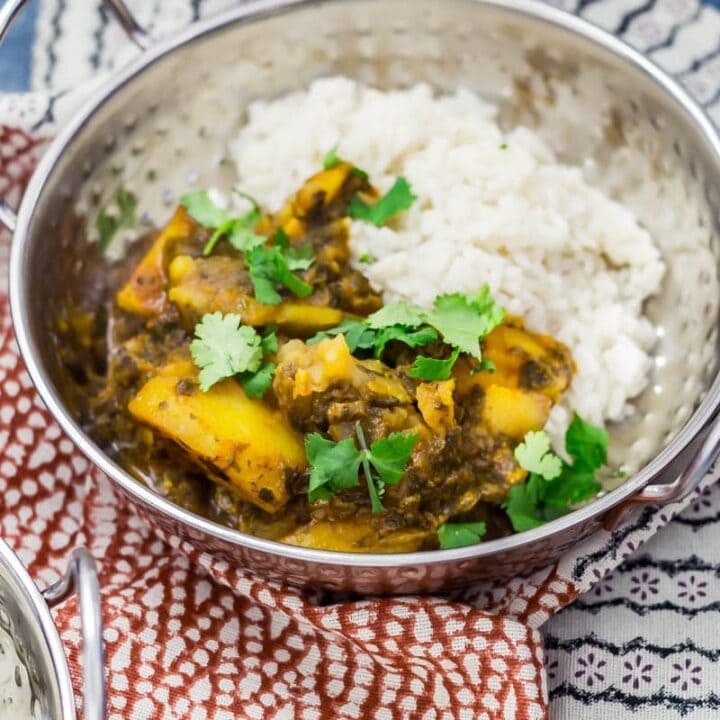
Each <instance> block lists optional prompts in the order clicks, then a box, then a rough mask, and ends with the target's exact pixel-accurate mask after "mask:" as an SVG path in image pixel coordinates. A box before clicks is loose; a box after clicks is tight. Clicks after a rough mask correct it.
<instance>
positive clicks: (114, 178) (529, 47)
mask: <svg viewBox="0 0 720 720" xmlns="http://www.w3.org/2000/svg"><path fill="white" fill-rule="evenodd" d="M19 4H20V3H19V2H18V1H17V0H14V2H11V3H9V5H10V6H13V5H14V6H19ZM108 4H109V6H110V7H111V9H113V10H114V11H116V13H117V14H118V16H119V17H120V20H121V22H122V23H123V25H124V27H125V28H126V29H127V30H128V32H129V33H130V36H131V37H132V38H133V39H134V40H135V41H136V43H137V44H139V45H140V46H141V47H142V48H144V52H143V53H141V54H140V56H139V57H137V58H136V59H135V60H134V61H133V62H132V63H131V64H130V65H129V66H128V67H126V68H125V69H123V70H122V71H121V72H119V73H118V74H116V75H115V76H114V77H113V78H112V80H111V81H110V82H108V83H107V85H106V87H104V88H103V89H102V91H101V92H100V93H99V94H97V95H96V96H95V97H94V98H93V99H92V101H91V102H89V103H88V104H87V105H86V106H85V107H84V109H83V110H82V111H81V112H79V113H78V114H77V115H76V116H75V117H74V118H73V120H72V121H71V122H70V123H69V124H68V125H67V126H65V127H64V129H63V130H62V132H61V133H60V134H59V135H58V137H57V138H56V139H55V141H54V142H53V143H52V145H51V146H50V148H49V149H48V151H47V152H46V154H45V156H44V158H43V159H42V162H41V163H40V165H39V167H38V168H37V170H36V172H35V174H34V176H33V178H32V180H31V182H30V184H29V186H28V188H27V192H26V194H25V197H24V199H23V201H22V204H21V207H20V209H19V212H18V214H17V217H15V216H14V213H12V211H10V209H9V208H8V207H7V206H5V207H4V209H3V212H2V218H4V221H5V224H7V225H8V226H12V227H13V228H14V241H13V248H12V256H11V278H10V287H11V303H12V311H13V320H14V324H15V331H16V333H17V339H18V343H19V345H20V349H21V351H22V354H23V357H24V359H25V362H26V364H27V367H28V370H29V372H30V375H31V377H32V378H33V380H34V382H35V384H36V386H37V388H38V391H39V393H40V395H41V397H42V398H43V400H44V401H45V403H46V405H47V406H48V408H49V409H50V410H51V412H52V413H53V414H54V416H55V417H56V418H57V420H58V422H59V423H60V424H61V426H62V427H63V429H64V430H65V431H66V432H67V434H68V435H69V436H70V437H71V438H72V440H73V441H74V442H75V443H76V444H77V445H78V447H79V448H80V449H81V450H82V451H83V452H84V453H85V454H86V455H87V456H88V457H89V458H90V459H91V460H92V462H94V463H95V464H96V465H98V466H99V467H100V468H101V469H102V470H103V471H104V472H105V473H107V475H108V476H109V477H110V478H111V479H112V481H113V483H114V486H115V487H116V488H117V490H118V491H119V492H120V493H122V494H123V495H124V496H126V497H127V499H128V500H129V502H130V503H131V504H132V505H133V506H134V507H135V508H136V510H137V512H138V513H140V514H141V515H142V516H144V517H145V518H146V519H147V522H148V523H150V524H151V525H153V526H155V527H157V528H159V529H161V530H162V532H163V533H164V534H165V535H166V536H167V535H173V536H177V537H179V538H182V539H185V540H189V541H190V542H191V543H194V544H195V545H196V546H197V547H198V548H200V549H202V550H204V551H206V552H210V553H213V554H214V555H216V556H217V557H221V558H223V559H226V560H228V561H230V562H233V563H236V564H239V565H241V566H243V567H246V568H250V569H252V570H256V571H257V572H259V573H262V574H264V575H266V576H268V577H271V578H274V579H279V580H283V581H286V582H288V583H293V584H298V585H304V586H314V587H318V586H319V587H326V588H336V589H343V590H350V591H356V592H363V593H378V592H386V593H396V592H417V591H431V590H433V591H434V590H438V589H441V588H447V587H450V586H453V585H461V584H465V583H468V582H471V581H473V580H477V579H479V578H496V577H504V576H509V575H513V574H516V573H517V572H518V571H520V570H523V571H525V570H527V569H528V568H531V567H534V566H537V565H541V564H547V563H549V562H551V561H552V560H554V559H556V558H557V557H558V556H559V555H560V554H561V553H562V552H563V551H564V550H566V549H568V548H569V547H570V546H572V545H573V544H574V543H577V542H578V540H580V539H581V538H583V537H586V536H588V535H589V534H590V533H593V532H595V531H597V530H598V529H600V528H601V526H602V525H603V523H605V524H606V525H607V524H608V523H611V522H612V521H614V520H616V519H617V517H618V516H619V515H620V513H621V510H622V508H625V507H627V505H628V504H631V503H643V502H667V501H670V500H674V499H677V498H679V497H680V496H682V495H683V494H684V493H686V492H688V491H689V489H691V488H692V487H693V486H694V485H695V484H697V482H698V481H699V480H700V478H701V477H702V476H703V474H704V473H705V472H706V471H707V469H708V467H709V466H710V464H711V462H712V461H713V460H714V458H715V456H716V455H717V452H718V446H719V441H720V428H719V427H718V426H717V425H713V424H712V420H713V418H714V417H715V415H716V411H717V409H718V402H719V395H720V381H719V380H718V378H717V369H718V363H717V357H718V354H717V322H718V298H719V297H720V293H719V292H718V257H719V255H720V242H719V236H718V227H717V220H718V213H719V211H720V142H719V141H718V137H717V135H716V133H715V130H714V129H713V127H712V125H711V123H710V122H709V120H708V119H707V118H706V117H705V116H704V115H703V113H702V112H701V111H700V110H699V109H698V108H697V106H696V105H695V104H694V103H693V102H692V100H691V99H690V98H689V97H688V96H687V94H686V93H685V92H684V91H683V90H682V89H681V88H680V87H679V86H678V85H677V84H676V83H675V82H673V81H672V80H671V79H670V78H669V77H667V76H666V75H665V74H664V73H662V72H661V71H660V70H658V69H657V68H656V67H655V66H653V65H652V64H651V63H649V62H648V61H647V60H645V59H644V58H643V57H642V56H641V55H640V54H638V53H636V52H635V51H633V50H632V49H630V48H629V47H627V46H626V45H624V44H623V43H621V42H620V41H618V40H617V39H616V38H614V37H612V36H610V35H608V34H606V33H604V32H602V31H600V30H598V29H596V28H595V27H593V26H591V25H589V24H587V23H585V22H583V21H582V20H579V19H578V18H576V17H574V16H570V15H568V14H565V13H564V12H562V11H559V10H556V9H554V8H551V7H548V6H546V5H544V4H542V3H536V2H532V1H531V0H442V2H440V1H439V0H413V2H408V1H406V0H382V1H381V0H326V1H324V2H319V1H315V2H312V1H311V2H301V1H296V0H295V1H294V0H281V1H278V0H263V1H261V2H254V3H250V4H244V5H242V6H241V7H239V8H236V9H235V10H233V11H231V12H227V13H225V14H222V15H220V16H217V17H215V18H212V19H210V20H207V21H204V22H201V23H198V24H196V25H194V26H193V27H191V28H190V29H188V30H186V31H184V32H183V33H181V34H179V35H178V36H175V37H172V38H170V39H167V40H164V41H162V42H158V43H157V44H152V43H151V42H150V41H149V40H148V38H147V36H146V35H145V34H144V33H143V31H142V29H141V28H140V27H139V26H138V25H137V23H135V22H134V21H133V20H132V18H131V17H130V16H129V15H128V13H127V10H126V9H125V8H124V7H123V6H122V5H121V4H120V3H119V0H113V1H112V2H109V3H108ZM333 73H341V74H345V75H349V76H351V77H355V78H357V79H360V80H363V81H366V82H369V83H372V84H375V85H377V86H379V87H384V88H387V87H398V86H407V85H410V84H413V83H415V82H417V81H419V80H422V81H425V82H427V83H429V84H430V85H432V86H433V87H435V88H437V89H438V90H440V91H443V90H454V89H455V88H457V87H458V85H461V84H462V85H464V86H466V87H468V88H470V89H471V90H474V91H476V92H478V93H480V94H481V95H483V96H484V97H486V98H489V99H490V100H492V101H493V102H495V103H497V104H498V105H499V107H500V120H501V122H502V123H504V124H506V125H507V126H512V125H514V124H518V123H523V124H526V125H529V126H531V127H533V128H534V129H536V130H537V131H538V132H540V133H541V134H543V135H544V137H545V138H546V140H547V141H548V142H549V143H550V144H551V145H552V146H553V147H554V148H555V150H556V152H557V153H558V156H559V157H560V159H561V160H563V161H565V162H568V163H575V164H578V165H583V166H584V167H585V169H586V170H587V172H588V175H589V176H592V181H593V182H595V183H596V184H597V185H599V186H601V187H603V188H604V189H605V190H606V191H607V192H608V193H610V194H611V195H614V196H616V197H619V199H620V200H622V201H623V202H624V203H626V204H628V205H629V206H631V207H632V208H633V210H634V211H635V212H636V214H637V215H638V217H639V218H640V220H641V221H642V222H643V223H644V225H645V226H646V227H647V228H648V229H649V230H650V231H651V232H652V234H653V236H654V237H655V239H656V241H657V242H658V243H659V245H660V246H661V249H662V252H663V255H664V258H665V260H666V263H667V265H668V273H667V276H666V278H665V281H664V286H663V291H662V293H661V294H660V295H659V297H657V298H655V299H653V300H652V301H651V302H650V303H648V305H647V308H646V311H647V312H648V314H649V315H650V316H651V317H652V319H653V320H654V321H656V322H657V324H658V327H659V328H660V331H659V336H658V343H657V348H656V351H655V360H656V363H655V366H654V368H653V378H652V383H651V387H650V389H649V390H648V391H647V392H645V393H644V394H643V396H642V397H640V398H639V400H638V401H637V405H638V408H639V412H638V413H637V414H636V416H635V417H634V418H633V419H632V420H631V421H629V422H627V423H624V424H622V425H620V426H618V427H615V428H613V429H612V431H611V454H612V457H613V458H614V459H615V460H619V461H621V462H626V463H629V464H630V465H631V466H634V467H635V468H637V472H635V473H634V474H633V475H632V476H631V477H630V478H629V479H628V480H627V481H626V482H625V483H624V484H623V485H622V486H621V487H619V488H617V489H615V490H613V491H612V492H607V493H606V494H605V495H604V496H603V497H600V498H598V499H597V500H596V501H594V502H593V503H591V504H590V505H588V506H587V507H584V508H581V509H579V510H576V511H575V512H573V513H571V514H570V515H567V516H565V517H563V518H560V519H558V520H555V521H554V522H551V523H548V524H547V525H544V526H543V527H541V528H538V529H536V530H533V531H529V532H525V533H521V534H518V535H514V536H512V537H506V538H503V539H499V540H493V541H490V542H486V543H482V544H479V545H476V546H472V547H466V548H461V549H457V550H446V551H434V552H419V553H413V554H391V555H371V554H348V553H333V552H326V551H314V550H308V549H304V548H299V547H292V546H287V545H283V544H280V543H276V542H271V541H267V540H262V539H259V538H256V537H251V536H248V535H244V534H242V533H239V532H237V531H234V530H231V529H228V528H225V527H221V526H219V525H216V524H214V523H212V522H210V521H208V520H205V519H203V518H200V517H198V516H196V515H193V514H192V513H190V512H188V511H186V510H183V509H181V508H179V507H177V506H175V505H173V504H172V503H171V502H170V501H168V500H166V499H164V498H162V497H160V496H159V495H158V494H156V493H155V492H153V491H152V490H151V489H150V488H148V487H145V486H143V485H142V484H140V483H138V482H137V481H136V480H135V479H134V478H133V477H132V476H131V475H130V474H129V473H128V472H127V471H126V470H125V469H123V468H122V467H120V466H119V465H118V464H117V463H116V462H115V461H114V460H113V459H112V458H110V457H108V456H107V455H106V454H104V453H103V452H102V451H101V450H100V449H99V448H98V446H97V445H96V444H95V443H94V442H93V441H92V439H91V438H90V437H88V435H87V434H86V433H85V432H83V430H82V429H81V427H80V424H79V421H78V418H77V417H76V416H75V414H74V413H73V411H72V409H71V406H70V404H69V403H68V402H67V401H66V396H67V392H66V391H67V389H68V387H70V385H71V384H72V382H73V381H72V378H71V377H70V376H69V375H68V372H67V370H66V369H65V368H64V367H63V366H62V364H61V363H60V361H59V359H58V353H57V351H56V349H55V347H54V345H53V341H52V333H51V332H49V329H50V328H52V327H53V326H54V323H55V321H56V313H57V311H58V308H59V306H60V305H61V298H63V297H65V294H66V292H67V291H68V288H71V287H72V286H73V285H74V284H77V283H78V282H81V277H82V273H83V268H84V264H83V250H84V247H85V245H84V241H81V240H78V239H77V238H78V237H79V236H80V233H77V232H75V233H66V232H64V229H66V228H67V227H68V226H73V227H77V226H78V224H79V225H80V226H81V227H82V226H83V224H84V223H85V224H87V225H90V222H89V221H88V222H86V221H85V220H84V218H92V216H93V212H95V211H94V210H93V208H97V207H98V204H100V205H102V204H104V203H106V202H108V201H109V200H110V199H111V198H112V197H113V196H114V193H115V192H116V190H117V188H118V187H119V186H121V185H122V186H123V187H126V188H129V189H130V190H132V191H134V192H135V193H136V194H137V195H138V196H139V197H141V198H142V202H143V205H144V209H145V210H146V211H147V213H148V214H149V215H150V217H151V218H152V219H153V220H154V221H155V222H156V223H158V224H160V223H162V221H163V220H165V219H166V217H167V215H168V213H169V210H170V207H169V205H168V204H167V203H166V201H168V200H169V198H168V194H170V195H171V196H172V195H174V196H175V197H177V195H178V194H179V193H180V192H182V191H183V190H184V189H185V188H186V187H187V185H188V181H189V179H192V180H194V181H195V182H196V184H197V186H207V185H219V186H221V187H222V186H225V187H227V186H229V185H230V184H231V183H232V174H231V173H230V172H229V168H228V165H227V164H224V163H222V162H221V160H222V158H223V157H224V153H225V152H226V148H227V143H228V140H229V138H231V137H232V135H233V133H234V132H236V130H237V128H238V126H239V124H240V123H241V121H242V113H243V108H244V107H246V106H247V104H248V102H249V101H251V100H253V99H256V98H259V97H275V96H278V95H281V94H282V93H284V92H287V91H289V90H293V89H297V88H299V87H302V86H304V85H306V84H307V83H308V82H309V81H311V80H312V79H314V78H316V77H319V76H325V75H329V74H333ZM561 100H562V102H560V101H561ZM568 103H570V105H571V107H573V103H574V107H575V108H576V109H577V111H576V112H575V111H570V112H568V111H567V107H568ZM298 142H302V138H298ZM148 170H152V171H153V172H148ZM153 175H156V176H157V178H158V179H157V180H155V181H154V182H150V181H149V180H148V179H147V178H148V177H151V176H153ZM619 179H620V180H622V182H619ZM170 201H171V200H170Z"/></svg>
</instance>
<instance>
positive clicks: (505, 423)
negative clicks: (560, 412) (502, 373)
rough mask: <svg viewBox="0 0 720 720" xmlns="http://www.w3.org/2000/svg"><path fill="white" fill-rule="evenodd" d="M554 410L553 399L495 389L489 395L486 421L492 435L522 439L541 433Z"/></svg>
mask: <svg viewBox="0 0 720 720" xmlns="http://www.w3.org/2000/svg"><path fill="white" fill-rule="evenodd" d="M551 408H552V401H551V400H550V398H549V397H547V396H545V395H541V394H540V393H536V392H528V391H527V390H519V389H517V388H507V387H503V386H502V385H491V386H490V387H489V388H488V389H487V390H486V391H485V400H484V403H483V409H482V419H483V422H484V424H486V425H487V427H488V428H490V430H491V431H493V432H495V433H499V434H501V435H507V436H509V437H511V438H518V439H519V438H523V437H524V436H525V433H527V432H530V431H531V430H541V429H542V428H543V427H544V426H545V423H546V422H547V419H548V416H549V415H550V409H551Z"/></svg>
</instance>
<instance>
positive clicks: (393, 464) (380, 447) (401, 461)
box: [368, 432, 420, 485]
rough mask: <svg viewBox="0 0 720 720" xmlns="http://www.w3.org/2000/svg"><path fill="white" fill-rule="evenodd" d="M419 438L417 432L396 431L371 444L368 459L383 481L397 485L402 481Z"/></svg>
mask: <svg viewBox="0 0 720 720" xmlns="http://www.w3.org/2000/svg"><path fill="white" fill-rule="evenodd" d="M419 439H420V436H419V435H417V434H416V433H411V434H409V435H406V434H404V433H401V432H394V433H390V435H388V436H387V437H385V438H381V439H380V440H376V441H375V442H374V443H372V445H370V453H369V456H368V459H369V460H370V462H371V463H372V466H373V467H374V468H375V470H376V471H377V473H378V475H379V476H380V480H382V482H383V483H386V484H388V485H395V484H396V483H398V482H400V479H401V478H402V476H403V474H404V472H405V466H406V465H407V462H408V460H409V459H410V455H411V454H412V450H413V448H414V447H415V443H417V441H418V440H419Z"/></svg>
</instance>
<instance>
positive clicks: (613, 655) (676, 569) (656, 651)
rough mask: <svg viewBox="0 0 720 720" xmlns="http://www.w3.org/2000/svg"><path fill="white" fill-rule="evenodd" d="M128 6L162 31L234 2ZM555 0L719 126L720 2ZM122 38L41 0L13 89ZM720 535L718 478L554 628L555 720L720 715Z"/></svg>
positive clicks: (62, 78)
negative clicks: (644, 57) (672, 84)
mask: <svg viewBox="0 0 720 720" xmlns="http://www.w3.org/2000/svg"><path fill="white" fill-rule="evenodd" d="M129 4H130V5H131V6H133V7H134V8H135V9H136V10H137V11H138V13H139V15H140V16H141V17H143V19H144V21H147V22H149V24H150V26H151V27H153V28H154V29H155V30H157V29H161V28H163V27H167V28H169V27H173V26H178V25H182V24H185V23H187V22H191V21H192V20H194V19H197V18H198V17H199V16H204V15H209V14H212V13H213V12H215V11H217V10H219V9H221V8H222V7H226V6H228V5H232V4H233V3H232V2H227V1H226V0H158V1H157V2H156V3H154V4H150V3H143V2H142V0H135V1H134V2H130V3H129ZM555 4H558V5H561V6H562V7H564V8H565V9H567V10H570V11H579V13H580V14H581V15H583V16H585V17H586V18H587V19H589V20H591V21H592V22H595V23H597V24H600V25H602V26H604V27H606V28H608V29H611V30H614V31H615V32H617V33H618V34H619V35H620V36H622V37H623V38H624V39H626V40H627V41H628V42H630V43H632V44H634V45H636V46H637V47H639V48H640V49H641V50H643V51H645V52H646V53H647V54H648V55H649V56H650V57H652V58H653V59H654V60H656V61H657V62H658V63H659V64H661V65H664V66H665V67H666V68H667V69H668V70H669V71H671V72H673V73H675V74H676V75H679V76H680V77H681V80H682V81H683V82H684V83H685V85H686V86H687V87H688V88H689V89H690V90H691V92H693V93H694V94H695V96H696V97H697V98H698V99H699V100H700V101H701V102H703V104H704V105H705V107H706V110H707V111H708V113H709V114H710V116H711V117H713V119H715V120H716V122H720V13H718V12H717V11H716V9H715V8H714V7H713V6H715V7H720V0H713V2H709V3H700V2H698V0H648V1H645V2H643V1H641V0H636V1H633V0H595V1H594V0H582V2H580V3H579V4H578V3H576V2H575V0H559V1H558V2H556V3H555ZM0 5H2V2H0ZM151 5H152V8H151V7H150V6H151ZM119 42H121V38H119V37H117V36H113V34H112V31H110V30H108V28H107V18H105V16H104V15H103V14H102V13H101V11H100V9H99V3H98V2H96V1H95V0H93V1H92V2H88V0H35V2H31V3H29V5H28V7H27V8H26V9H25V11H24V12H23V13H22V15H21V16H20V18H19V20H18V22H17V23H16V24H15V25H14V27H13V29H12V32H11V34H10V37H9V39H8V40H7V41H6V42H5V43H4V45H3V47H2V48H1V49H0V91H1V92H26V91H30V90H32V91H36V92H47V91H49V90H51V89H57V88H63V87H68V86H70V85H71V84H72V83H74V82H77V79H79V78H81V77H86V76H89V75H90V74H91V73H92V72H93V71H94V70H95V69H96V68H103V67H112V64H113V62H114V59H115V54H116V48H117V43H119ZM0 121H1V118H0ZM718 540H720V489H718V488H717V487H716V488H713V489H712V490H709V491H707V492H705V493H704V494H703V495H702V496H701V497H699V498H698V499H697V500H696V501H695V502H694V503H693V504H692V506H691V507H690V508H689V509H688V510H687V511H686V512H685V513H683V515H682V516H681V517H680V518H677V519H676V520H675V521H673V522H672V523H670V524H669V525H668V526H667V527H666V528H665V529H664V530H663V531H661V532H660V533H659V534H658V536H656V537H655V538H654V539H653V540H652V541H651V542H649V543H647V544H646V545H644V546H643V547H642V548H640V549H639V551H638V552H636V553H635V554H634V555H633V556H631V557H630V558H628V559H627V560H626V561H625V562H624V563H623V564H622V565H621V566H620V567H619V568H618V569H617V570H615V571H614V572H613V573H611V575H610V576H607V577H605V578H598V583H597V584H596V586H595V588H594V589H593V590H591V591H590V592H589V593H587V594H586V595H584V596H583V597H581V598H580V599H579V600H578V601H576V602H575V603H574V604H573V605H571V606H570V607H568V608H566V609H564V610H563V611H561V612H560V613H558V615H556V616H555V617H554V618H553V619H552V620H551V622H550V623H549V624H548V626H547V628H546V633H545V637H546V648H547V664H548V675H549V686H550V696H551V708H552V710H551V713H552V717H553V718H558V719H563V720H565V719H567V720H570V719H575V718H580V717H582V718H583V720H617V719H619V718H626V717H633V718H636V719H638V720H655V719H657V718H675V717H684V718H694V719H700V718H703V719H705V718H708V719H709V718H715V717H718V716H720V663H718V660H719V659H720V623H718V621H717V618H718V612H719V611H720V542H718Z"/></svg>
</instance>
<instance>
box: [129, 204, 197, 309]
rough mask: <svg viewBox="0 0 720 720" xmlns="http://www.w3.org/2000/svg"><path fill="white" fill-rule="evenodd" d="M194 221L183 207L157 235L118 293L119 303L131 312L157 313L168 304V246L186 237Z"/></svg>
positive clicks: (190, 231) (189, 233)
mask: <svg viewBox="0 0 720 720" xmlns="http://www.w3.org/2000/svg"><path fill="white" fill-rule="evenodd" d="M194 229H195V223H194V222H193V221H192V219H191V218H190V216H189V215H188V214H187V213H186V212H185V210H184V209H183V208H182V207H179V208H178V209H177V210H176V211H175V214H174V215H173V217H172V220H170V222H169V223H168V224H167V225H166V226H165V229H164V230H163V231H162V232H161V233H160V235H158V237H157V239H156V240H155V242H154V243H153V245H152V247H151V248H150V250H148V252H147V253H146V254H145V256H144V257H143V259H142V260H141V261H140V264H139V265H138V266H137V267H136V268H135V270H134V271H133V274H132V275H131V276H130V279H129V280H128V281H127V282H126V283H125V285H123V287H122V288H121V289H120V291H119V292H118V294H117V297H116V300H117V304H118V306H119V307H121V308H122V309H123V310H126V311H127V312H129V313H133V314H134V315H142V316H144V317H150V316H152V315H159V314H160V313H161V312H163V311H164V310H165V309H166V306H167V299H168V298H167V293H166V288H167V272H166V269H167V263H168V258H167V250H168V246H169V244H170V243H171V242H173V241H175V240H178V239H180V240H182V239H186V238H188V237H189V236H190V235H191V233H192V232H193V230H194Z"/></svg>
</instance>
